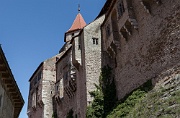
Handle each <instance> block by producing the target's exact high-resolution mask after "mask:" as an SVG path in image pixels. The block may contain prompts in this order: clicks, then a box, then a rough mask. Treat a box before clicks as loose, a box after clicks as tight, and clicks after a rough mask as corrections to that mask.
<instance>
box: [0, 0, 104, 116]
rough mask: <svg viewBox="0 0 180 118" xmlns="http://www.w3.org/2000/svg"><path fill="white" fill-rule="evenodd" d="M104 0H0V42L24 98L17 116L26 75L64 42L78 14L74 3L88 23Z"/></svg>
mask: <svg viewBox="0 0 180 118" xmlns="http://www.w3.org/2000/svg"><path fill="white" fill-rule="evenodd" d="M105 1H106V0H0V44H2V48H3V50H4V53H5V55H6V58H7V60H8V63H9V65H10V68H11V70H12V73H13V75H14V77H15V79H16V82H17V84H18V86H19V88H20V91H21V93H22V95H23V98H24V100H25V105H24V107H23V109H22V112H21V114H20V118H27V115H26V111H27V101H28V92H29V82H28V80H29V78H30V77H31V75H32V74H33V72H34V71H35V69H36V68H37V67H38V65H39V64H40V63H41V62H42V61H43V60H45V59H48V58H50V57H52V56H54V55H56V54H57V53H58V51H59V49H60V48H61V46H62V45H63V44H64V42H63V40H64V33H65V32H66V31H67V30H68V29H69V28H70V26H71V25H72V23H73V21H74V19H75V17H76V15H77V13H78V11H77V6H78V3H80V5H81V14H82V16H83V17H84V19H85V21H86V23H90V22H92V21H93V20H94V19H95V17H96V16H97V15H98V14H99V12H100V10H101V8H102V6H103V5H104V3H105Z"/></svg>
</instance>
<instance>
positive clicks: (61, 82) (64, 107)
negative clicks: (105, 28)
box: [54, 10, 86, 118]
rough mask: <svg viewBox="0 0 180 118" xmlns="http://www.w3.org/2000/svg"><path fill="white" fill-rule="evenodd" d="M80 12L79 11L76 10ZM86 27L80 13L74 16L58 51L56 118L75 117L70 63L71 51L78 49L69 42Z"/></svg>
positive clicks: (73, 74) (74, 79) (73, 73)
mask: <svg viewBox="0 0 180 118" xmlns="http://www.w3.org/2000/svg"><path fill="white" fill-rule="evenodd" d="M78 11H80V10H78ZM85 26H86V22H85V21H84V19H83V17H82V15H81V14H80V12H78V14H77V15H76V17H75V19H74V22H73V24H72V25H71V27H70V29H69V30H68V31H67V32H66V33H65V35H64V42H65V44H64V46H63V47H62V48H61V50H60V54H62V56H61V57H60V58H59V60H58V61H57V63H56V73H57V78H56V84H55V88H56V92H55V101H56V104H55V111H54V112H55V113H56V114H57V117H60V118H66V117H67V116H68V113H70V112H71V111H72V112H73V114H72V115H73V116H74V117H76V116H77V114H78V113H79V112H78V109H77V96H78V91H77V79H78V78H77V77H76V68H75V66H74V64H73V62H72V58H73V57H72V50H75V49H77V48H78V46H77V47H75V49H74V47H72V44H71V41H72V40H73V39H75V38H78V35H79V33H80V31H81V30H82V29H83V28H84V27H85ZM80 51H81V50H77V51H76V53H78V59H80V58H81V55H80Z"/></svg>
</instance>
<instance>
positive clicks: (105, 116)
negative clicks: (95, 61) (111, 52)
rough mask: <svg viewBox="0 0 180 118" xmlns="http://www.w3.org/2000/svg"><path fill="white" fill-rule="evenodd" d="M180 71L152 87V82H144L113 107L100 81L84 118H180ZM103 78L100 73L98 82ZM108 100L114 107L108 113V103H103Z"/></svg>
mask: <svg viewBox="0 0 180 118" xmlns="http://www.w3.org/2000/svg"><path fill="white" fill-rule="evenodd" d="M179 70H180V69H178V68H176V69H172V70H168V71H167V72H165V73H163V74H161V75H159V77H157V78H155V79H154V80H153V81H156V80H157V81H158V82H157V83H156V85H155V86H152V80H149V81H147V82H146V83H145V84H144V85H142V86H140V87H139V88H138V89H136V90H134V91H133V92H132V93H130V94H129V95H127V96H126V97H125V98H124V99H123V100H121V101H116V103H115V104H114V100H116V99H114V100H113V99H112V94H109V95H107V94H106V92H107V91H104V90H102V89H104V87H103V81H102V82H101V83H102V84H100V86H97V90H96V91H94V92H92V93H93V94H92V96H93V97H94V101H93V102H92V105H91V106H89V107H88V110H87V118H180V71H179ZM106 72H107V70H106ZM109 72H110V71H109ZM109 72H108V73H109ZM108 76H109V75H108ZM103 77H106V78H105V80H107V74H106V76H103V73H102V76H101V78H100V80H103V79H102V78H103ZM109 77H110V76H109ZM112 87H114V86H111V89H112ZM108 88H109V87H108ZM108 92H111V91H108ZM113 92H114V90H113ZM107 97H110V98H111V101H112V100H113V102H112V103H113V104H114V107H112V104H111V105H110V107H109V109H108V112H107V110H106V109H107V108H108V106H109V104H107V103H108V101H109V100H108V99H104V98H107ZM105 103H106V104H105Z"/></svg>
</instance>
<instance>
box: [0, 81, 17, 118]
mask: <svg viewBox="0 0 180 118" xmlns="http://www.w3.org/2000/svg"><path fill="white" fill-rule="evenodd" d="M0 100H1V101H0V118H13V117H14V113H13V111H14V108H13V104H12V102H11V100H10V98H9V97H8V95H7V93H6V90H4V88H3V86H2V83H1V80H0Z"/></svg>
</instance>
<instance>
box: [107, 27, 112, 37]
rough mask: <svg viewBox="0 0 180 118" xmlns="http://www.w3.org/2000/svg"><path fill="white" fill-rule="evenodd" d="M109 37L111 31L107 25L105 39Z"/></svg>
mask: <svg viewBox="0 0 180 118" xmlns="http://www.w3.org/2000/svg"><path fill="white" fill-rule="evenodd" d="M110 35H111V31H110V25H109V24H108V25H107V26H106V37H109V36H110Z"/></svg>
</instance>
